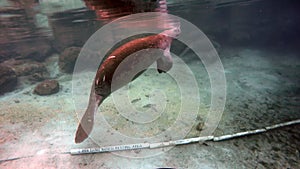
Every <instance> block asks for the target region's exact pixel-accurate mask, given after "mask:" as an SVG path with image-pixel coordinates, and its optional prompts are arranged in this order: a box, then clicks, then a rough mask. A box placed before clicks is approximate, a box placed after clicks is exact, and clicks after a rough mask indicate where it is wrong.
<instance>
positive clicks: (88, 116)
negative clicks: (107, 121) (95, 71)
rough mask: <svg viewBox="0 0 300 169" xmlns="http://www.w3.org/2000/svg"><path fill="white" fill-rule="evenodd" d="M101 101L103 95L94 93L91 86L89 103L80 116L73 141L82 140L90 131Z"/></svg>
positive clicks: (78, 141) (79, 141)
mask: <svg viewBox="0 0 300 169" xmlns="http://www.w3.org/2000/svg"><path fill="white" fill-rule="evenodd" d="M102 101H103V97H102V96H99V95H97V94H96V93H95V89H94V85H93V86H92V90H91V94H90V100H89V105H88V107H87V109H86V111H85V113H84V115H83V117H82V118H81V121H80V123H79V126H78V128H77V131H76V136H75V143H81V142H83V141H84V140H85V139H86V138H87V137H88V136H89V134H90V133H91V131H92V129H93V125H94V114H95V112H97V109H98V107H99V105H100V103H101V102H102Z"/></svg>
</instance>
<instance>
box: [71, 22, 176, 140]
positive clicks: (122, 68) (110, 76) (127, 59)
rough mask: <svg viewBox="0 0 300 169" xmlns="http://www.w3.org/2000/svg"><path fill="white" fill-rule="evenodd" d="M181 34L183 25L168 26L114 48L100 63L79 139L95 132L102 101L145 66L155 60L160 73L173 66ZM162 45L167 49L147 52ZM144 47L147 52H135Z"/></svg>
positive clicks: (79, 127)
mask: <svg viewBox="0 0 300 169" xmlns="http://www.w3.org/2000/svg"><path fill="white" fill-rule="evenodd" d="M179 34H180V28H178V27H176V28H172V29H168V30H165V31H163V32H161V33H159V34H154V35H149V36H145V37H142V38H137V39H134V40H131V41H129V42H127V43H125V44H123V45H121V46H120V47H118V48H117V49H115V50H113V51H112V52H111V53H110V54H107V57H106V58H105V59H104V60H103V61H102V63H101V64H100V66H99V68H98V70H97V73H96V76H95V79H94V81H93V85H92V88H91V93H90V98H89V103H88V107H87V109H86V111H85V113H84V115H83V117H82V119H81V121H80V123H79V125H78V128H77V131H76V136H75V143H81V142H83V141H84V140H85V139H86V138H87V137H88V136H89V134H90V133H91V131H92V129H93V125H94V114H95V112H97V109H98V107H99V106H100V104H101V103H102V102H103V100H105V98H107V97H108V96H109V95H110V94H111V93H112V92H114V91H115V90H117V89H119V88H121V87H123V86H125V85H126V84H128V83H129V82H130V81H132V80H134V79H135V78H137V77H138V76H139V75H140V74H141V73H142V72H143V71H142V70H140V69H144V68H147V67H149V66H150V65H151V64H153V63H154V62H155V61H156V62H157V70H158V72H159V73H162V72H167V71H168V70H170V69H171V67H172V56H171V54H170V46H171V42H172V40H173V38H174V37H177V36H178V35H179ZM151 48H152V49H153V48H156V49H160V50H161V51H162V53H163V55H162V54H160V55H157V54H147V51H149V52H151V50H150V49H151ZM141 50H143V52H144V53H145V54H135V53H138V52H139V51H141Z"/></svg>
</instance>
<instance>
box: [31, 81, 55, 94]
mask: <svg viewBox="0 0 300 169" xmlns="http://www.w3.org/2000/svg"><path fill="white" fill-rule="evenodd" d="M58 91H59V83H58V81H57V80H44V81H43V82H41V83H39V84H38V85H37V86H36V87H35V88H34V93H35V94H38V95H41V96H43V95H51V94H54V93H57V92H58Z"/></svg>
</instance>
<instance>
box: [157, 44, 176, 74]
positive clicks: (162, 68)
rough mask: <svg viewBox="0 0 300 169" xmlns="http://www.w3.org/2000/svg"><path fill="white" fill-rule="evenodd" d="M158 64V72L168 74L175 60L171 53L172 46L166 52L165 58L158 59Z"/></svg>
mask: <svg viewBox="0 0 300 169" xmlns="http://www.w3.org/2000/svg"><path fill="white" fill-rule="evenodd" d="M156 63H157V71H158V72H159V73H166V72H167V71H169V70H170V69H171V68H172V65H173V59H172V56H171V53H170V46H168V47H167V48H166V49H165V50H164V56H163V57H160V58H159V59H157V61H156Z"/></svg>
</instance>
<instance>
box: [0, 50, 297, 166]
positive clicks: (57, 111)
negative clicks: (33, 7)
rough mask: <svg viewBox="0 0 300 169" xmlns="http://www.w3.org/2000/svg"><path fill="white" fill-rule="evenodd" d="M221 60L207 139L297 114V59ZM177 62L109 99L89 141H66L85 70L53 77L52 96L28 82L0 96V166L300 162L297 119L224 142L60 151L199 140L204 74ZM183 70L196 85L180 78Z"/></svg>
mask: <svg viewBox="0 0 300 169" xmlns="http://www.w3.org/2000/svg"><path fill="white" fill-rule="evenodd" d="M220 57H221V60H222V63H223V66H224V69H225V75H226V79H227V97H226V100H227V101H226V107H225V111H224V113H223V115H222V119H221V121H220V122H219V124H218V127H217V129H216V130H215V131H214V133H213V135H214V136H221V135H224V134H233V133H236V132H241V131H247V130H253V129H257V128H261V127H266V126H270V125H273V124H276V123H282V122H286V121H289V120H295V119H299V118H300V111H299V110H300V106H299V105H300V104H299V99H300V98H299V87H300V86H299V84H300V74H299V72H300V61H299V56H296V55H293V54H276V53H271V52H266V51H261V50H253V49H226V50H224V51H223V52H222V53H221V54H220ZM175 63H176V64H175V65H176V66H175V67H174V69H173V74H172V72H171V73H170V74H169V75H168V74H158V73H157V72H156V70H154V69H150V70H148V71H146V72H145V73H144V74H143V75H141V76H140V77H139V78H137V79H136V80H135V81H134V82H132V83H131V84H130V85H128V86H126V87H125V88H122V89H120V90H119V91H117V92H115V93H114V94H113V95H112V96H110V97H109V98H107V99H106V100H105V101H104V102H103V104H102V105H101V107H100V109H99V112H98V113H97V114H96V119H95V126H94V130H93V132H92V134H91V138H90V139H88V140H86V141H85V142H83V143H81V144H75V143H74V133H75V130H76V128H77V124H78V117H81V115H82V113H83V112H84V109H85V107H86V105H87V101H88V97H89V90H90V89H89V88H90V84H89V83H90V82H89V79H91V78H92V77H93V73H88V72H87V73H82V74H81V75H80V76H81V78H76V79H73V80H72V76H70V75H63V76H61V77H60V78H59V79H58V80H59V82H60V85H61V89H60V92H59V93H57V94H54V95H51V96H38V95H35V94H32V91H33V88H34V86H28V87H26V88H23V89H20V90H16V91H15V92H12V93H8V94H6V95H5V96H3V97H1V98H0V135H1V137H0V168H9V169H10V168H149V169H150V168H159V167H174V168H205V169H206V168H207V169H208V168H222V169H223V168H228V169H230V168H262V169H263V168H299V167H300V146H299V145H300V125H293V126H289V127H284V128H280V129H276V130H272V131H269V132H267V133H262V134H259V135H252V136H246V137H242V138H236V139H232V140H227V141H223V142H205V143H204V144H190V145H184V146H177V147H168V148H162V149H152V150H132V151H125V152H114V153H102V154H88V155H76V156H72V155H70V154H68V152H69V151H70V149H72V148H88V147H99V146H109V145H120V144H131V143H141V142H159V141H169V140H172V139H180V138H190V137H196V136H199V135H200V134H201V131H202V130H205V129H206V126H205V125H204V124H203V122H204V121H205V120H206V117H207V116H208V115H209V107H210V99H211V94H210V84H209V77H208V75H207V72H206V70H205V68H204V66H203V65H202V64H201V62H200V61H194V60H187V64H188V67H189V69H186V68H185V67H181V66H183V64H182V63H181V61H180V60H175ZM176 69H177V71H176ZM178 70H184V71H178ZM190 71H192V72H193V73H194V77H195V79H196V81H194V80H193V78H186V77H190V76H188V74H189V73H190ZM180 82H183V83H180ZM194 82H196V85H195V83H194ZM177 84H180V85H177ZM72 86H73V88H72ZM195 89H196V90H195Z"/></svg>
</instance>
